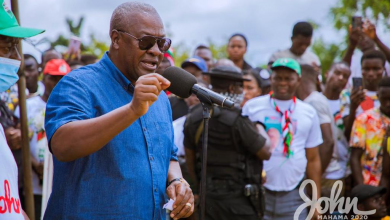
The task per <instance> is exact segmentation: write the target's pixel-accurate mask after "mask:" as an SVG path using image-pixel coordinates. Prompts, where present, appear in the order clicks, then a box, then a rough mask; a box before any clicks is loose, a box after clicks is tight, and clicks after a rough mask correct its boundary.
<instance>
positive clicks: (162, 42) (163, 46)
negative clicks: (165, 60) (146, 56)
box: [116, 30, 172, 53]
mask: <svg viewBox="0 0 390 220" xmlns="http://www.w3.org/2000/svg"><path fill="white" fill-rule="evenodd" d="M116 31H118V32H121V33H124V34H127V35H129V36H130V37H132V38H134V39H136V40H138V47H139V49H141V50H149V49H150V48H152V47H153V46H154V45H155V44H156V42H157V46H158V49H160V51H161V52H162V53H165V52H167V50H168V49H169V48H170V47H171V42H172V41H171V39H169V38H166V37H155V36H150V35H146V36H143V37H141V38H136V37H134V36H133V35H131V34H129V33H127V32H126V31H121V30H116Z"/></svg>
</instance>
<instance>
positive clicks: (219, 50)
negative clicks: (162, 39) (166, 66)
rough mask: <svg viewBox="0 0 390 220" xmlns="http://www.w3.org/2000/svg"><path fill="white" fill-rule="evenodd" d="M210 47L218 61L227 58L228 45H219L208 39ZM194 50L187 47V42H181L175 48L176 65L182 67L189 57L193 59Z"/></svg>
mask: <svg viewBox="0 0 390 220" xmlns="http://www.w3.org/2000/svg"><path fill="white" fill-rule="evenodd" d="M205 46H208V47H209V48H210V50H211V53H212V54H213V58H214V59H216V60H218V59H221V58H227V51H226V47H227V44H222V45H218V44H216V43H214V41H212V40H211V39H208V45H205ZM193 50H195V47H194V48H190V47H188V46H187V44H186V43H185V42H179V43H178V44H176V45H174V46H173V56H174V59H175V65H176V66H178V67H180V65H181V64H182V63H183V62H184V61H185V60H186V59H188V58H189V57H191V56H192V55H193V54H192V52H193Z"/></svg>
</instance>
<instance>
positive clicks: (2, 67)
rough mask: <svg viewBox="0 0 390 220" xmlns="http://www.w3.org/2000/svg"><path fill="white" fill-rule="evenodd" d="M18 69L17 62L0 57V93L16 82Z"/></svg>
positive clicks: (18, 64) (18, 62)
mask: <svg viewBox="0 0 390 220" xmlns="http://www.w3.org/2000/svg"><path fill="white" fill-rule="evenodd" d="M19 67H20V61H19V60H13V59H8V58H4V57H0V92H4V91H6V90H7V89H9V87H11V86H12V85H13V84H15V83H16V82H17V81H18V79H19V76H18V70H19Z"/></svg>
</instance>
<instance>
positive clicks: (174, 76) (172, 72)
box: [162, 66, 234, 108]
mask: <svg viewBox="0 0 390 220" xmlns="http://www.w3.org/2000/svg"><path fill="white" fill-rule="evenodd" d="M162 76H163V77H165V78H166V79H167V80H169V81H171V86H169V88H168V89H167V90H168V91H170V92H172V93H173V94H175V95H177V96H179V97H181V98H188V97H189V96H190V95H191V93H194V94H195V95H197V97H198V99H199V101H201V102H204V103H208V104H216V105H219V106H222V107H228V108H233V107H234V102H232V101H231V100H229V99H228V98H227V97H225V96H223V95H220V94H218V93H216V92H213V91H211V90H210V89H206V88H204V87H202V86H200V85H198V84H196V82H197V81H196V78H195V77H194V76H193V75H192V74H191V73H189V72H187V71H185V70H183V69H181V68H178V67H174V66H171V67H168V68H167V69H166V70H165V71H164V72H163V74H162Z"/></svg>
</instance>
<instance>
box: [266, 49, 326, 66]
mask: <svg viewBox="0 0 390 220" xmlns="http://www.w3.org/2000/svg"><path fill="white" fill-rule="evenodd" d="M279 58H293V59H295V60H296V61H297V62H298V63H299V64H308V65H313V63H315V64H316V65H317V66H321V61H320V59H319V58H318V56H317V55H315V54H314V53H313V52H311V51H309V50H306V51H305V52H304V53H303V54H302V55H301V56H297V55H295V54H293V53H292V52H291V50H290V49H286V50H279V51H276V52H275V53H273V54H272V55H271V58H270V59H269V62H275V60H277V59H279Z"/></svg>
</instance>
